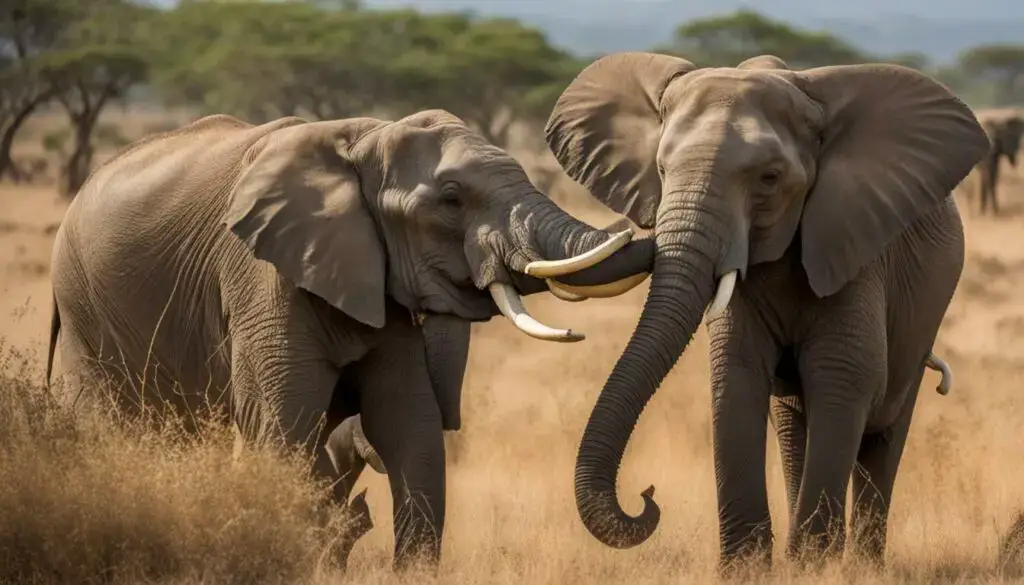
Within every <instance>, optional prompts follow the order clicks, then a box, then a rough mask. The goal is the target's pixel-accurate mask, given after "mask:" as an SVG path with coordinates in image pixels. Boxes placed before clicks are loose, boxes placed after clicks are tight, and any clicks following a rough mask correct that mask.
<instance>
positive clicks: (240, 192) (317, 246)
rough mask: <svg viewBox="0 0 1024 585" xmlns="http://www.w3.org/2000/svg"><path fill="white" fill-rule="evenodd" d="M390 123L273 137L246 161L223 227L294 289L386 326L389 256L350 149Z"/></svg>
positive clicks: (305, 128)
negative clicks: (362, 138)
mask: <svg viewBox="0 0 1024 585" xmlns="http://www.w3.org/2000/svg"><path fill="white" fill-rule="evenodd" d="M385 124H386V122H383V121H381V120H375V119H372V118H355V119H349V120H343V121H331V122H317V123H309V124H302V125H299V126H293V127H290V128H285V129H282V130H277V131H275V132H272V133H271V134H268V135H267V136H266V137H265V138H264V139H263V141H262V143H261V144H260V145H257V147H255V148H254V149H253V151H252V152H251V153H250V156H249V157H248V158H249V159H250V160H251V161H252V162H251V163H249V165H248V166H247V167H246V168H245V169H244V170H243V171H242V173H241V175H240V177H239V178H238V181H237V182H236V184H235V186H234V190H233V191H232V193H231V200H230V204H229V207H228V210H227V212H226V214H225V215H224V222H225V223H226V224H227V226H228V228H230V230H231V232H232V233H234V234H235V235H236V236H238V237H239V238H240V239H241V240H242V241H243V242H245V245H246V246H248V247H249V249H251V250H252V252H253V254H254V255H255V256H256V257H257V258H259V259H261V260H265V261H267V262H269V263H271V264H273V265H274V268H276V269H277V271H278V272H279V273H280V274H281V275H282V276H284V277H285V278H287V279H289V280H291V281H292V282H294V283H295V284H296V285H297V286H299V287H301V288H303V289H305V290H307V291H309V292H311V293H313V294H315V295H316V296H318V297H320V298H322V299H324V300H326V301H327V302H328V303H330V304H331V305H333V306H334V307H336V308H338V309H340V310H341V311H344V312H345V313H346V314H347V315H349V316H351V317H352V318H354V319H356V320H358V321H359V322H361V323H364V324H366V325H369V326H371V327H382V326H383V325H384V285H385V280H384V274H385V253H384V249H383V245H382V244H381V239H380V237H379V235H378V234H377V229H376V225H375V223H374V221H373V218H372V217H371V216H370V213H369V211H368V209H367V207H366V204H365V202H364V200H363V196H362V188H361V185H360V182H359V174H358V172H357V170H356V167H355V164H354V163H353V161H352V160H351V159H350V157H349V154H348V153H349V149H350V148H351V146H352V145H353V144H354V143H355V142H356V141H358V140H359V139H360V138H361V137H363V136H365V135H366V134H367V133H368V132H370V131H372V130H374V129H377V128H379V127H381V126H383V125H385Z"/></svg>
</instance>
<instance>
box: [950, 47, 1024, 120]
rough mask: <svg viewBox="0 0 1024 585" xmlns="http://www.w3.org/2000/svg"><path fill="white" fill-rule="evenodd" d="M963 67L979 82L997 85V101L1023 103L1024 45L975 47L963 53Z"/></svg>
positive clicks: (1005, 103)
mask: <svg viewBox="0 0 1024 585" xmlns="http://www.w3.org/2000/svg"><path fill="white" fill-rule="evenodd" d="M958 62H959V65H960V69H961V70H962V71H963V73H964V74H965V75H967V76H969V77H970V78H971V79H972V80H974V81H975V82H976V83H986V82H987V83H990V84H993V85H994V86H995V89H996V92H995V93H996V95H995V101H996V103H995V104H993V105H1000V106H1001V105H1009V104H1014V103H1024V45H1013V44H998V45H982V46H978V47H972V48H970V49H967V50H966V51H964V52H963V53H961V54H960V56H959V58H958Z"/></svg>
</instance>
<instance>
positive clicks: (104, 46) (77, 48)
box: [44, 0, 152, 196]
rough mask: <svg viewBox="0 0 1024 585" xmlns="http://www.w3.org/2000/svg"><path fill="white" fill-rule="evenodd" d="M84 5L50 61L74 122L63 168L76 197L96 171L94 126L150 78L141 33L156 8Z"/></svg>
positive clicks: (116, 0) (65, 186)
mask: <svg viewBox="0 0 1024 585" xmlns="http://www.w3.org/2000/svg"><path fill="white" fill-rule="evenodd" d="M79 6H80V7H81V12H80V13H79V14H78V15H77V18H76V20H75V21H74V22H72V23H71V25H70V26H69V27H68V30H67V31H65V33H64V34H63V35H62V37H61V39H60V40H59V42H58V43H57V44H56V46H55V47H54V50H53V51H52V52H51V53H49V54H48V55H46V58H45V60H44V63H45V66H44V70H45V73H46V77H47V79H48V81H49V83H50V84H51V86H52V87H53V88H55V90H56V99H57V100H58V101H59V103H60V104H61V105H62V106H63V108H64V110H65V112H66V113H67V115H68V119H69V121H70V122H71V127H72V136H73V139H72V148H71V150H70V154H69V156H68V158H67V160H65V161H64V164H63V168H62V169H61V175H62V176H61V182H60V191H61V193H62V194H63V195H65V196H74V194H75V193H77V191H78V189H79V188H80V187H81V186H82V184H83V183H84V182H85V180H86V179H87V178H88V176H89V173H90V171H91V170H92V162H93V155H94V148H93V140H92V137H93V131H94V130H95V128H96V123H97V121H98V120H99V116H100V114H101V113H102V112H103V109H104V108H105V107H106V106H108V105H109V104H110V103H111V101H113V100H115V99H118V98H122V97H124V95H125V93H126V92H127V91H128V89H130V88H131V87H132V86H133V85H135V84H136V83H139V82H140V81H142V80H143V79H144V77H145V73H146V61H145V58H144V56H143V55H141V54H140V50H139V47H140V38H143V37H144V36H145V35H146V34H147V33H149V32H150V31H151V30H152V29H151V28H150V26H147V25H151V24H152V23H151V22H150V21H148V18H149V17H151V16H152V13H151V12H150V11H149V10H148V9H145V8H143V7H141V6H137V5H135V4H132V3H129V2H125V1H123V0H90V2H89V3H83V4H80V5H79ZM126 23H132V26H126Z"/></svg>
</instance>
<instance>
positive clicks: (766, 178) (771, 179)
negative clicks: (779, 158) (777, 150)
mask: <svg viewBox="0 0 1024 585" xmlns="http://www.w3.org/2000/svg"><path fill="white" fill-rule="evenodd" d="M781 177H782V173H781V172H779V171H778V170H777V169H768V170H766V171H764V172H762V173H761V183H763V184H764V185H765V186H766V187H774V186H775V185H776V184H777V183H778V182H779V179H780V178H781Z"/></svg>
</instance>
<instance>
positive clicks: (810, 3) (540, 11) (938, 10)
mask: <svg viewBox="0 0 1024 585" xmlns="http://www.w3.org/2000/svg"><path fill="white" fill-rule="evenodd" d="M155 1H156V3H157V4H163V5H170V4H174V3H175V0H155ZM364 1H365V3H366V4H367V5H369V6H391V7H393V6H416V7H418V8H421V9H431V10H465V9H473V10H476V11H479V12H481V13H489V12H501V13H514V14H519V15H525V14H534V15H537V16H556V17H569V16H572V15H573V13H574V11H579V12H578V15H579V16H580V17H581V18H588V19H589V18H590V17H591V16H593V15H594V13H595V12H605V11H616V10H627V11H631V10H641V11H643V12H647V11H649V10H654V11H658V12H664V13H665V14H675V15H677V18H678V19H679V20H682V19H684V18H693V17H695V16H701V15H706V14H713V13H721V12H728V11H730V10H734V9H736V8H740V7H743V6H748V7H753V8H756V9H757V10H759V11H762V12H765V13H767V14H772V15H783V14H785V15H787V16H793V17H796V16H797V15H800V16H803V17H806V18H809V19H818V18H858V19H873V18H874V17H882V16H885V15H896V14H899V15H909V16H922V17H931V18H941V19H953V18H987V17H1003V18H1005V17H1007V16H1012V17H1013V18H1018V17H1024V2H1022V1H1020V0H757V1H751V0H746V1H743V0H688V1H685V2H681V1H680V0H364ZM600 16H604V15H600ZM608 16H610V15H608ZM1021 36H1022V37H1024V32H1022V33H1021Z"/></svg>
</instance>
